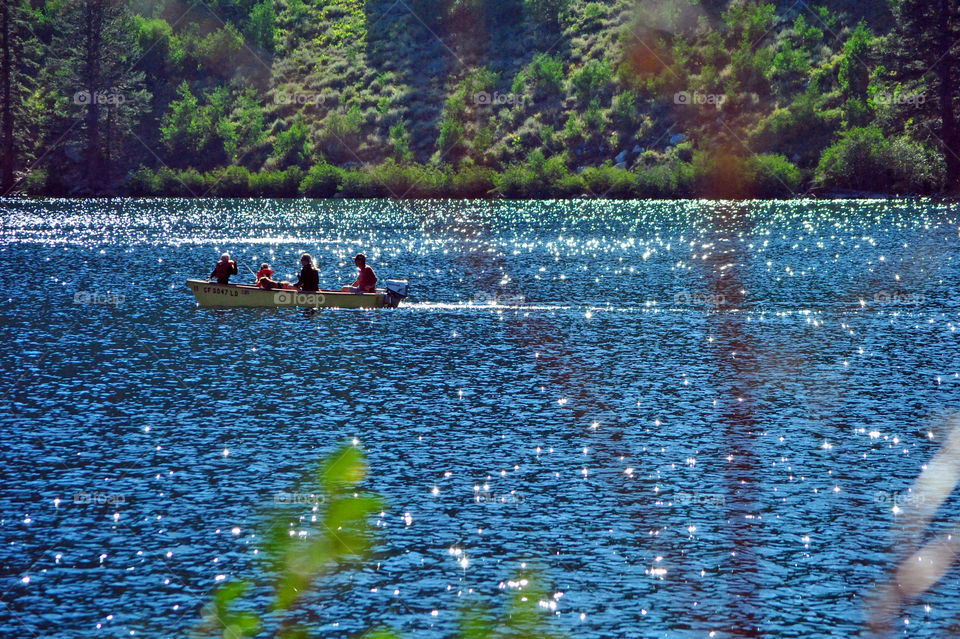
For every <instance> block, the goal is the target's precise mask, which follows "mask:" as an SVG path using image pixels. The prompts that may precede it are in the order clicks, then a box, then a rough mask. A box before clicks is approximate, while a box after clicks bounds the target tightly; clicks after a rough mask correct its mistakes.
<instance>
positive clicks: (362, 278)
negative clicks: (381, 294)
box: [343, 253, 377, 294]
mask: <svg viewBox="0 0 960 639" xmlns="http://www.w3.org/2000/svg"><path fill="white" fill-rule="evenodd" d="M353 263H354V264H356V265H357V268H358V269H360V274H359V275H358V276H357V281H356V282H354V283H353V285H351V286H344V287H343V290H344V291H346V292H348V293H357V294H360V293H376V292H377V275H376V273H374V272H373V268H372V267H370V266H367V256H366V255H364V254H363V253H359V254H357V256H356V257H355V258H353Z"/></svg>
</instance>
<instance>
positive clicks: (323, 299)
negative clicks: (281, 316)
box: [187, 280, 396, 308]
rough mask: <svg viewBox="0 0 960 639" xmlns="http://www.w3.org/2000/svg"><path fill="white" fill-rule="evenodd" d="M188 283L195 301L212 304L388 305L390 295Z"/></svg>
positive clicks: (312, 306) (212, 305)
mask: <svg viewBox="0 0 960 639" xmlns="http://www.w3.org/2000/svg"><path fill="white" fill-rule="evenodd" d="M187 286H188V287H189V288H190V290H191V291H193V296H194V297H195V298H197V305H198V306H202V307H214V308H233V307H284V306H294V307H301V308H390V307H393V306H396V304H392V303H391V299H390V296H389V295H387V294H385V293H379V292H378V293H361V294H356V293H344V292H342V291H317V292H316V293H302V292H298V291H290V290H282V289H281V290H272V291H267V290H264V289H262V288H257V287H256V286H249V285H246V284H217V283H215V282H207V281H204V280H187Z"/></svg>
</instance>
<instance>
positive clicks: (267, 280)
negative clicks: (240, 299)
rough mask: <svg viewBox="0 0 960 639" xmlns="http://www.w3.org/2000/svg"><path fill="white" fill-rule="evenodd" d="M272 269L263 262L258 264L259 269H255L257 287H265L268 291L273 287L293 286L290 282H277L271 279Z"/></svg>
mask: <svg viewBox="0 0 960 639" xmlns="http://www.w3.org/2000/svg"><path fill="white" fill-rule="evenodd" d="M273 273H274V270H273V269H272V268H270V265H269V264H267V263H266V262H264V263H263V264H261V265H260V270H259V271H257V287H258V288H262V289H266V290H268V291H270V290H273V289H275V288H293V284H291V283H290V282H278V281H277V280H275V279H273V277H272V276H273Z"/></svg>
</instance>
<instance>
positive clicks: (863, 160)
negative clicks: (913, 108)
mask: <svg viewBox="0 0 960 639" xmlns="http://www.w3.org/2000/svg"><path fill="white" fill-rule="evenodd" d="M943 180H944V165H943V160H942V158H940V157H939V156H938V155H937V154H935V153H933V152H932V151H931V150H929V149H926V148H925V147H923V146H922V145H921V144H919V143H918V142H916V141H913V140H911V139H910V138H908V137H906V136H901V137H898V138H894V139H893V140H892V141H891V140H888V139H887V138H886V137H884V135H883V132H882V131H880V129H879V128H877V127H875V126H870V127H858V128H854V129H850V130H849V131H844V132H843V133H841V134H840V137H839V139H838V140H837V141H836V142H835V143H834V144H833V145H831V146H829V147H828V148H826V149H825V150H824V152H823V155H822V156H821V158H820V163H819V165H818V166H817V171H816V182H817V183H818V184H819V185H821V186H824V187H826V188H834V189H837V188H839V189H854V190H860V191H891V190H892V191H895V192H900V193H911V192H913V193H928V192H931V191H934V190H936V189H938V188H941V187H942V185H943Z"/></svg>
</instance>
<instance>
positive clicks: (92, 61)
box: [85, 0, 103, 189]
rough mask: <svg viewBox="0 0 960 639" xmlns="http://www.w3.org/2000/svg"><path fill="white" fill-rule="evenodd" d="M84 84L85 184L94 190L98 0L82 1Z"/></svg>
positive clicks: (100, 8) (97, 167)
mask: <svg viewBox="0 0 960 639" xmlns="http://www.w3.org/2000/svg"><path fill="white" fill-rule="evenodd" d="M85 18H86V25H85V26H86V42H85V45H86V46H85V54H86V69H85V71H86V78H85V79H86V84H87V87H86V89H87V91H88V92H89V100H88V101H87V117H86V120H87V153H86V155H87V175H86V179H87V187H88V188H92V189H95V188H97V186H98V183H99V179H100V103H99V97H100V95H99V91H100V88H101V87H100V86H99V83H100V37H101V34H102V26H103V4H102V0H88V1H87V3H86V16H85Z"/></svg>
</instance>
